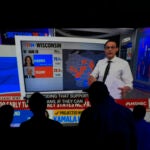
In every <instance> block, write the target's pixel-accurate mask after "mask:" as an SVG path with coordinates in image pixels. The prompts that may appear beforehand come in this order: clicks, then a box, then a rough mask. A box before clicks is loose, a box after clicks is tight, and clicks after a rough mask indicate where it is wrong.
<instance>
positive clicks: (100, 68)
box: [91, 56, 133, 98]
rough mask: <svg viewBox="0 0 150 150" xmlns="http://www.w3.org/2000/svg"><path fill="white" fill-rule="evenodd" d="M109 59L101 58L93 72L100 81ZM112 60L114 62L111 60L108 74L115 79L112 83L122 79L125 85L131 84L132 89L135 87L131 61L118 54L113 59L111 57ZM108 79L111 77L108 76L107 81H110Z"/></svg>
mask: <svg viewBox="0 0 150 150" xmlns="http://www.w3.org/2000/svg"><path fill="white" fill-rule="evenodd" d="M107 61H108V59H107V58H104V59H101V60H99V61H98V62H97V64H96V66H95V68H94V70H93V71H92V73H91V75H92V76H93V77H95V78H97V80H99V81H102V80H103V76H104V72H105V68H106V66H107ZM111 61H112V62H111V65H110V69H109V73H108V76H109V77H110V79H111V80H113V79H114V82H111V83H115V82H116V81H119V82H120V81H121V82H122V83H123V85H124V86H129V87H130V88H131V89H132V88H133V76H132V72H131V69H130V66H129V63H128V62H127V61H126V60H124V59H121V58H119V57H116V56H115V57H114V58H113V59H111ZM108 79H109V78H108V77H107V78H106V82H105V83H109V82H107V80H108ZM106 85H107V84H106ZM107 87H108V90H111V91H112V89H109V87H110V86H107ZM110 94H111V93H110ZM112 96H113V95H112ZM114 98H121V97H119V96H117V97H115V96H114Z"/></svg>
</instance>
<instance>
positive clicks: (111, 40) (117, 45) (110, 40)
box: [104, 39, 119, 47]
mask: <svg viewBox="0 0 150 150" xmlns="http://www.w3.org/2000/svg"><path fill="white" fill-rule="evenodd" d="M109 42H114V43H116V47H119V44H118V42H117V41H116V40H113V39H109V40H108V41H106V42H105V44H104V47H105V46H106V45H107V43H109Z"/></svg>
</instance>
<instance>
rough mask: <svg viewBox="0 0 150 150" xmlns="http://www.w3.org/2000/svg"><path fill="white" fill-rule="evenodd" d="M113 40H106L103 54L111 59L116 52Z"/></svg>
mask: <svg viewBox="0 0 150 150" xmlns="http://www.w3.org/2000/svg"><path fill="white" fill-rule="evenodd" d="M116 46H117V45H116V43H115V42H108V43H107V44H106V46H105V55H106V57H107V58H108V59H112V58H113V57H114V56H115V55H116V53H117V52H118V48H117V47H116Z"/></svg>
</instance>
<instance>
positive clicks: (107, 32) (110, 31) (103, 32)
mask: <svg viewBox="0 0 150 150" xmlns="http://www.w3.org/2000/svg"><path fill="white" fill-rule="evenodd" d="M133 30H134V28H62V29H55V31H56V33H58V34H60V35H63V36H68V37H87V38H107V37H111V36H116V35H120V34H127V33H130V32H132V31H133Z"/></svg>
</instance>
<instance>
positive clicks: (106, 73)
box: [103, 60, 112, 82]
mask: <svg viewBox="0 0 150 150" xmlns="http://www.w3.org/2000/svg"><path fill="white" fill-rule="evenodd" d="M111 62H112V61H110V60H109V61H108V64H107V66H106V69H105V73H104V78H103V82H105V80H106V77H107V75H108V72H109V68H110V63H111Z"/></svg>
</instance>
